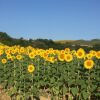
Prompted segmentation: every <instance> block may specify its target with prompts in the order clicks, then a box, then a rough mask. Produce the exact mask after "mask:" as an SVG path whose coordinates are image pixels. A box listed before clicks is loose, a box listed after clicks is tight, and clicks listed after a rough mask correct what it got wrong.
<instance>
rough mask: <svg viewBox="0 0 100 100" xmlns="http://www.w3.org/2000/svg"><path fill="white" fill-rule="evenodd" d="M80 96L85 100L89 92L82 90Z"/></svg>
mask: <svg viewBox="0 0 100 100" xmlns="http://www.w3.org/2000/svg"><path fill="white" fill-rule="evenodd" d="M82 96H83V98H84V99H85V100H87V98H88V97H89V93H87V92H85V91H83V92H82Z"/></svg>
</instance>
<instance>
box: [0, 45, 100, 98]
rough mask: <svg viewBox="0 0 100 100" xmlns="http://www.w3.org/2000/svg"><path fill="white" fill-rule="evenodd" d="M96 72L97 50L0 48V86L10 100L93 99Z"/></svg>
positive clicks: (99, 75) (98, 81)
mask: <svg viewBox="0 0 100 100" xmlns="http://www.w3.org/2000/svg"><path fill="white" fill-rule="evenodd" d="M99 71H100V51H94V50H90V51H89V52H88V53H86V52H85V51H84V49H82V48H80V49H78V50H77V51H75V50H70V48H65V49H64V50H54V49H53V48H49V49H47V50H44V49H38V48H33V47H31V46H28V47H21V46H12V47H9V46H6V45H1V46H0V86H1V87H2V89H3V91H4V92H5V93H6V94H7V95H9V96H10V97H11V98H12V100H29V98H30V99H31V100H33V99H34V98H36V97H37V98H40V96H43V97H45V98H47V99H46V100H92V98H94V97H95V98H97V97H99V96H100V93H99V92H100V87H99V86H100V72H99ZM34 100H35V99H34ZM36 100H37V99H36ZM93 100H99V99H93Z"/></svg>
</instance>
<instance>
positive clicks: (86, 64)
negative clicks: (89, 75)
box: [84, 60, 94, 69]
mask: <svg viewBox="0 0 100 100" xmlns="http://www.w3.org/2000/svg"><path fill="white" fill-rule="evenodd" d="M93 66H94V61H93V60H86V61H85V62H84V67H85V68H86V69H91V68H93Z"/></svg>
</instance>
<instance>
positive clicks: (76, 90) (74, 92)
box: [71, 87, 79, 96]
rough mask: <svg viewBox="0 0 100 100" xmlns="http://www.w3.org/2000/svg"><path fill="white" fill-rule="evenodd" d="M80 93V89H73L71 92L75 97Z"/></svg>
mask: <svg viewBox="0 0 100 100" xmlns="http://www.w3.org/2000/svg"><path fill="white" fill-rule="evenodd" d="M78 91H79V89H78V88H77V87H74V88H71V92H72V94H73V95H74V96H75V95H77V93H78Z"/></svg>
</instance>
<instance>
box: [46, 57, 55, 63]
mask: <svg viewBox="0 0 100 100" xmlns="http://www.w3.org/2000/svg"><path fill="white" fill-rule="evenodd" d="M46 60H47V61H49V62H51V63H54V62H55V61H57V59H55V58H54V57H47V58H46Z"/></svg>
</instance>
